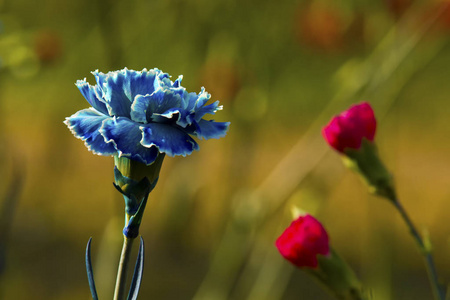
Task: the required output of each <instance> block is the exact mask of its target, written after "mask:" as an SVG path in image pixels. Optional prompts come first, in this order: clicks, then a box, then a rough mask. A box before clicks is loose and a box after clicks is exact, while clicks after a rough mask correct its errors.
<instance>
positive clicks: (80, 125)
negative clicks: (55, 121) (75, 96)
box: [64, 108, 117, 155]
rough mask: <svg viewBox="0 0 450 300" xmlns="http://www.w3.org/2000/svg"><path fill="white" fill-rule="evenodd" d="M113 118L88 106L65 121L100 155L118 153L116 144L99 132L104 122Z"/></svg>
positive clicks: (75, 133)
mask: <svg viewBox="0 0 450 300" xmlns="http://www.w3.org/2000/svg"><path fill="white" fill-rule="evenodd" d="M111 119H112V118H111V117H109V116H107V115H104V114H102V113H100V112H99V111H97V110H95V109H94V108H87V109H83V110H80V111H78V112H77V113H75V114H74V115H72V116H70V117H68V118H66V120H65V121H64V123H65V124H66V125H67V126H68V127H69V129H70V131H72V133H73V134H74V135H75V136H76V137H77V138H79V139H81V140H83V141H84V143H85V145H86V147H87V148H88V149H89V150H90V151H92V152H94V153H95V154H99V155H114V154H116V153H117V150H116V148H114V144H112V143H106V142H105V139H104V138H103V136H102V135H101V134H100V132H99V129H100V128H101V127H102V123H103V122H104V121H107V120H111Z"/></svg>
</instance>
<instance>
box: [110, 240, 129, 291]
mask: <svg viewBox="0 0 450 300" xmlns="http://www.w3.org/2000/svg"><path fill="white" fill-rule="evenodd" d="M133 241H134V239H130V238H127V237H126V236H124V237H123V247H122V254H121V255H120V262H119V269H118V270H117V280H116V288H115V290H114V300H123V299H125V288H126V283H127V270H128V262H129V260H130V253H131V246H132V245H133Z"/></svg>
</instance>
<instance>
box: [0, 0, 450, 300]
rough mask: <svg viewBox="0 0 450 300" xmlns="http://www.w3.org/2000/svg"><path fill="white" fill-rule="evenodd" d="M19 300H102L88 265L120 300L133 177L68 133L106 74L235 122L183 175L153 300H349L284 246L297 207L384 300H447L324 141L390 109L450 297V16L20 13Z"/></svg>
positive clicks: (170, 186) (432, 1)
mask: <svg viewBox="0 0 450 300" xmlns="http://www.w3.org/2000/svg"><path fill="white" fill-rule="evenodd" d="M0 12H1V13H0V61H1V64H0V153H1V155H0V162H1V166H2V167H1V168H0V176H1V178H2V180H1V181H0V218H1V219H0V224H1V225H0V246H1V247H0V258H1V259H0V299H77V300H78V299H89V297H90V296H89V288H88V284H87V279H86V274H85V265H84V249H85V246H86V242H87V240H88V239H89V237H91V236H92V237H93V244H92V245H93V248H92V257H93V262H94V273H95V277H96V281H97V288H98V290H99V296H100V298H101V299H108V298H112V290H113V284H114V280H115V274H116V266H117V261H118V257H119V253H120V249H121V228H122V226H123V224H122V222H123V219H122V218H123V216H122V214H123V200H122V199H121V197H120V195H119V194H118V193H117V192H116V191H115V189H114V188H113V186H112V181H113V172H112V170H113V160H112V158H109V157H100V156H96V155H93V154H92V153H90V152H89V151H88V150H87V149H86V148H85V146H84V145H83V143H82V142H81V141H80V140H78V139H75V138H74V137H73V136H72V134H71V133H70V132H69V130H68V129H67V128H66V126H65V125H64V124H63V123H62V122H63V120H64V118H65V117H67V116H69V115H71V114H73V113H74V112H76V111H77V110H79V109H82V108H86V107H88V106H89V105H88V103H87V102H86V101H85V100H84V98H83V97H82V95H81V94H80V92H79V91H78V89H77V88H76V87H75V85H74V83H75V81H76V80H77V79H82V78H85V77H86V78H87V79H88V81H90V82H91V83H94V78H93V76H92V75H91V74H90V71H93V70H96V69H99V70H100V71H102V72H108V71H111V70H118V69H121V68H123V67H127V68H129V69H135V70H142V69H143V68H154V67H158V68H160V69H162V70H163V71H164V72H168V73H169V74H171V75H172V76H173V78H176V77H177V76H178V75H180V74H183V75H184V80H183V85H184V86H185V87H186V88H187V89H188V90H189V91H196V92H198V91H200V88H201V86H205V88H206V90H207V91H208V92H210V93H211V94H212V98H213V99H218V100H220V101H221V103H222V104H223V105H224V110H223V111H221V112H219V113H218V114H217V115H216V120H218V121H231V127H230V131H229V134H228V135H227V136H226V137H225V138H223V139H220V140H211V141H200V147H201V149H200V151H198V152H195V153H193V154H192V155H191V156H189V157H186V158H183V157H176V158H166V160H165V162H164V165H163V168H162V171H161V176H160V180H159V183H158V185H157V187H156V189H155V190H154V191H153V192H152V194H151V196H150V199H149V204H148V205H147V210H146V214H145V217H144V222H143V225H142V229H141V233H142V235H143V237H144V239H145V242H146V257H145V258H146V267H145V272H144V278H143V285H142V288H141V294H140V299H195V300H222V299H236V300H237V299H246V300H265V299H267V300H278V299H331V297H330V296H329V295H328V294H327V293H326V292H325V291H323V290H322V289H321V287H320V286H319V285H318V284H316V282H314V281H313V280H312V279H311V278H309V277H308V275H307V274H306V273H304V272H302V271H300V270H297V269H294V268H293V267H292V266H291V265H290V264H289V263H287V262H286V261H284V260H283V259H282V258H281V256H280V255H279V254H278V252H277V250H276V248H275V247H274V241H275V239H276V237H277V236H278V235H279V234H281V232H282V231H283V229H284V228H285V227H286V226H287V225H288V224H289V223H290V221H291V218H292V217H291V208H292V207H293V206H296V207H298V208H300V209H303V210H306V211H308V212H310V213H312V214H314V215H315V216H316V217H317V218H318V219H319V220H321V221H322V222H323V224H324V226H325V227H326V228H327V230H328V232H329V235H330V238H331V243H332V245H333V247H334V248H335V249H336V250H337V251H338V252H339V253H340V254H341V256H343V257H344V258H345V260H347V262H348V263H349V264H350V265H351V266H352V267H353V268H354V269H355V270H356V272H357V274H358V275H359V276H360V278H361V280H362V281H363V283H364V284H365V286H366V287H367V288H368V289H370V290H371V292H372V294H373V296H374V299H378V300H380V299H381V300H389V299H431V290H430V288H429V284H428V279H427V276H426V273H425V269H424V265H423V262H422V258H421V256H420V254H419V253H418V251H417V250H416V248H415V245H414V242H413V240H412V239H411V237H410V236H409V235H408V233H407V230H406V228H405V226H404V224H403V223H402V222H401V220H400V218H399V215H398V214H397V213H396V212H395V211H394V210H393V207H392V206H391V205H390V204H389V203H387V202H386V201H385V200H382V199H379V198H376V197H373V196H370V195H369V194H368V192H367V189H366V188H365V186H364V185H363V184H362V183H361V182H360V180H359V178H358V177H357V176H356V175H355V174H353V173H351V172H350V171H348V170H346V169H345V168H344V167H343V165H342V163H341V161H340V158H339V155H337V154H336V153H335V152H333V151H332V150H330V149H329V148H328V147H327V145H326V144H325V142H324V141H323V139H322V137H321V133H320V131H321V128H322V126H323V125H325V124H326V123H327V122H328V120H329V119H330V118H331V117H332V116H333V115H334V114H337V113H338V112H340V111H342V110H343V109H346V108H347V107H348V106H349V105H350V104H352V103H357V102H360V101H362V100H366V101H370V103H371V104H372V106H373V107H374V109H375V112H376V114H377V118H378V124H379V126H378V132H377V137H376V139H377V143H378V146H379V150H380V153H381V156H382V157H383V159H384V160H385V162H386V163H387V165H388V166H389V169H390V170H392V172H393V174H395V180H396V184H397V187H398V192H399V195H400V199H401V200H402V201H403V203H404V206H405V207H406V209H407V210H408V211H409V213H410V214H411V216H412V218H413V220H414V221H415V222H416V224H417V225H418V227H419V228H420V229H421V230H423V231H424V232H426V233H427V234H428V235H429V236H430V238H431V241H432V243H433V247H434V254H435V261H436V264H437V268H438V272H439V273H440V275H441V276H442V279H443V280H444V281H445V280H446V281H447V282H448V281H449V280H450V260H449V255H448V254H449V251H450V240H449V236H450V226H449V225H448V212H449V211H450V189H449V187H450V125H449V115H450V102H449V100H450V84H449V83H448V81H449V78H450V43H449V41H450V1H447V0H428V1H419V0H415V1H414V0H381V1H371V0H349V1H332V0H310V1H265V0H260V1H252V0H240V1H238V0H215V1H210V0H194V1H181V0H170V1H169V0H167V1H162V0H156V1H143V0H141V1H139V0H135V1H126V0H118V1H113V0H95V1H92V0H91V1H87V0H78V1H61V0H45V1H35V2H33V1H29V0H14V1H13V0H3V1H0Z"/></svg>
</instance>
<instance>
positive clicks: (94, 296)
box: [86, 238, 98, 300]
mask: <svg viewBox="0 0 450 300" xmlns="http://www.w3.org/2000/svg"><path fill="white" fill-rule="evenodd" d="M91 241H92V238H90V239H89V241H88V243H87V247H86V271H87V276H88V281H89V287H90V288H91V295H92V299H94V300H98V296H97V290H96V289H95V282H94V273H93V272H92V263H91Z"/></svg>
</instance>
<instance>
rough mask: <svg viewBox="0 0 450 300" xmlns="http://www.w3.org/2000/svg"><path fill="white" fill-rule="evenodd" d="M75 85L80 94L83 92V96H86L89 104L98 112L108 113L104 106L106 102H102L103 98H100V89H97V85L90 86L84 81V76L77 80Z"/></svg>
mask: <svg viewBox="0 0 450 300" xmlns="http://www.w3.org/2000/svg"><path fill="white" fill-rule="evenodd" d="M75 85H76V86H77V87H78V89H79V90H80V92H81V94H83V96H84V98H86V100H87V101H88V102H89V104H90V105H92V106H93V107H94V108H95V109H96V110H98V111H99V112H102V113H104V114H105V115H108V109H107V108H106V104H105V103H104V100H103V99H102V98H101V97H102V91H101V90H100V89H99V87H98V86H97V85H96V86H91V85H90V84H89V83H87V82H86V78H85V79H83V80H78V81H77V83H76V84H75Z"/></svg>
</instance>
